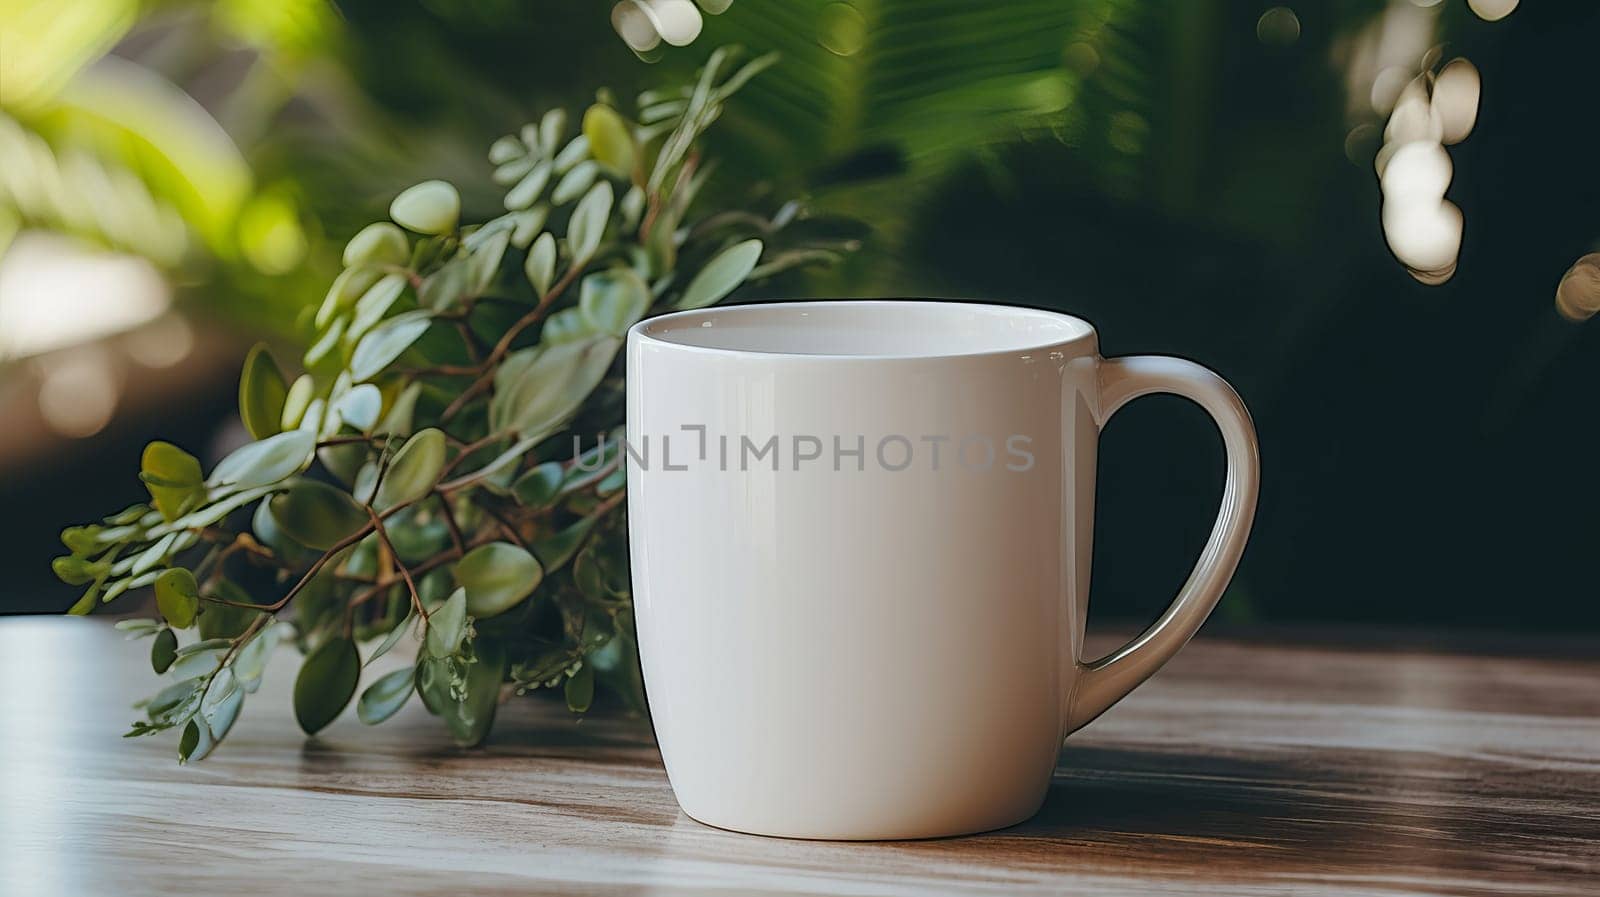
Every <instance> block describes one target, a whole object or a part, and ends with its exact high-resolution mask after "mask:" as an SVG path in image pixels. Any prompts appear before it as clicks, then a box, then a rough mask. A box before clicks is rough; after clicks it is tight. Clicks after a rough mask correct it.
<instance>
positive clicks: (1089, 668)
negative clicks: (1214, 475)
mask: <svg viewBox="0 0 1600 897" xmlns="http://www.w3.org/2000/svg"><path fill="white" fill-rule="evenodd" d="M1163 392H1164V393H1172V394H1173V395H1179V396H1183V397H1184V398H1186V399H1189V400H1191V401H1193V402H1194V403H1195V404H1197V405H1199V406H1200V407H1201V408H1204V409H1205V410H1206V412H1207V413H1208V414H1210V415H1211V419H1212V420H1214V421H1216V424H1217V429H1219V430H1221V431H1222V442H1223V445H1224V446H1225V447H1226V449H1227V454H1228V474H1227V480H1226V482H1225V484H1224V486H1223V491H1222V509H1221V510H1220V511H1219V512H1218V513H1217V522H1216V524H1215V525H1214V526H1213V527H1212V528H1211V537H1210V538H1209V539H1207V540H1206V546H1205V550H1203V551H1201V552H1200V560H1199V562H1198V563H1196V564H1195V568H1194V572H1193V573H1191V574H1189V581H1188V582H1186V583H1184V584H1183V589H1182V590H1181V591H1179V592H1178V598H1177V600H1176V601H1174V602H1172V606H1171V607H1169V608H1167V612H1166V613H1164V614H1162V615H1161V619H1159V620H1157V621H1156V622H1155V623H1154V624H1153V625H1152V626H1151V627H1150V628H1149V629H1147V630H1145V632H1144V634H1143V635H1140V636H1139V637H1138V638H1136V639H1134V640H1133V641H1131V642H1129V643H1128V644H1126V645H1124V646H1123V647H1122V648H1121V649H1119V650H1117V651H1116V652H1114V653H1112V654H1109V655H1107V656H1105V657H1103V658H1101V659H1100V660H1097V661H1094V662H1093V663H1087V664H1086V663H1083V662H1082V660H1081V659H1080V660H1079V661H1078V677H1077V684H1076V687H1075V688H1073V689H1072V691H1071V693H1070V694H1069V695H1068V697H1067V706H1066V708H1065V711H1066V712H1065V713H1064V714H1063V718H1064V719H1065V720H1066V732H1067V733H1071V732H1074V731H1076V730H1077V729H1079V728H1081V727H1083V726H1084V725H1086V724H1087V723H1089V722H1090V721H1091V720H1093V719H1094V718H1095V717H1097V716H1099V715H1100V714H1101V713H1104V712H1105V710H1106V708H1108V707H1110V706H1111V705H1112V704H1115V703H1116V702H1118V701H1120V700H1122V699H1123V698H1124V697H1126V696H1127V694H1128V692H1130V691H1133V690H1134V688H1135V687H1137V686H1138V685H1139V684H1140V683H1141V682H1143V681H1145V680H1146V679H1148V678H1150V676H1151V675H1153V674H1154V673H1155V671H1156V670H1159V669H1161V667H1162V666H1163V665H1164V664H1166V662H1167V661H1169V660H1171V659H1172V656H1173V655H1174V654H1177V653H1178V649H1180V648H1182V647H1183V646H1184V645H1185V644H1186V643H1187V642H1188V641H1189V639H1190V637H1191V636H1193V635H1194V633H1195V630H1197V629H1199V628H1200V624H1201V623H1203V622H1205V619H1206V617H1207V616H1208V615H1209V614H1210V613H1211V609H1212V608H1213V607H1215V606H1216V604H1217V600H1218V599H1219V598H1221V597H1222V591H1223V589H1225V588H1227V585H1228V580H1230V579H1232V578H1233V571H1234V568H1236V567H1237V566H1238V565H1239V556H1240V555H1241V554H1242V553H1243V552H1244V544H1245V539H1247V538H1248V537H1249V535H1250V523H1251V521H1252V519H1253V518H1254V517H1255V511H1256V493H1257V491H1258V489H1259V487H1260V483H1261V459H1260V454H1259V450H1258V448H1257V446H1256V430H1255V425H1254V424H1252V423H1251V422H1250V412H1249V411H1247V410H1245V407H1244V402H1242V401H1240V399H1239V394H1238V393H1236V392H1234V390H1233V387H1231V386H1229V385H1228V383H1227V381H1225V380H1223V379H1222V378H1221V377H1219V376H1217V375H1216V374H1214V373H1212V372H1211V371H1209V370H1207V369H1205V368H1203V367H1201V366H1200V365H1198V364H1195V363H1194V362H1192V361H1186V360H1184V359H1182V358H1172V357H1168V356H1161V355H1138V356H1132V357H1128V358H1115V359H1108V360H1102V361H1101V362H1100V409H1101V410H1100V425H1101V426H1102V427H1104V426H1105V422H1106V421H1107V420H1109V419H1110V418H1111V415H1112V414H1115V413H1116V411H1117V409H1118V408H1121V407H1122V406H1123V405H1126V404H1127V403H1128V402H1130V401H1132V400H1133V399H1136V398H1138V397H1140V396H1144V395H1149V394H1151V393H1163Z"/></svg>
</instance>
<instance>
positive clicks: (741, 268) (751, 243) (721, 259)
mask: <svg viewBox="0 0 1600 897" xmlns="http://www.w3.org/2000/svg"><path fill="white" fill-rule="evenodd" d="M760 259H761V241H760V240H745V241H744V242H743V243H735V244H734V245H732V246H729V247H728V248H727V249H724V250H722V252H720V253H718V254H717V256H716V258H713V259H712V260H711V261H709V262H706V265H705V267H704V268H701V269H700V273H698V274H696V275H695V276H694V279H693V280H691V281H689V286H688V287H686V288H685V289H684V291H683V297H682V298H680V299H679V300H678V304H677V307H678V308H704V307H705V306H707V305H711V304H712V303H714V302H717V301H719V300H721V299H722V298H723V297H724V296H726V295H728V294H729V293H731V292H733V291H734V290H736V289H738V287H739V285H740V284H742V283H744V279H745V278H746V277H748V276H750V272H751V271H753V270H755V267H756V262H757V261H759V260H760Z"/></svg>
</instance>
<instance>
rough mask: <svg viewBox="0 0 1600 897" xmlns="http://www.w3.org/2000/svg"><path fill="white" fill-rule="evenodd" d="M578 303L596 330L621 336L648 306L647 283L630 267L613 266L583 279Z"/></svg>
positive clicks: (648, 287) (648, 286) (585, 317)
mask: <svg viewBox="0 0 1600 897" xmlns="http://www.w3.org/2000/svg"><path fill="white" fill-rule="evenodd" d="M579 290H580V293H579V298H578V307H579V308H580V309H581V310H582V311H583V318H584V320H585V321H587V322H588V323H589V326H590V327H593V328H594V329H595V331H596V332H599V333H609V334H611V335H613V336H624V335H626V334H627V332H628V328H629V327H632V326H633V325H634V322H636V321H638V320H639V319H640V318H642V317H644V313H645V311H647V310H648V309H649V308H650V285H649V284H647V283H645V282H644V278H642V277H640V276H639V275H638V274H636V273H635V272H634V271H633V269H632V268H612V269H610V270H609V271H599V272H596V273H594V274H590V275H589V276H588V277H585V278H584V279H583V283H582V284H581V286H580V287H579Z"/></svg>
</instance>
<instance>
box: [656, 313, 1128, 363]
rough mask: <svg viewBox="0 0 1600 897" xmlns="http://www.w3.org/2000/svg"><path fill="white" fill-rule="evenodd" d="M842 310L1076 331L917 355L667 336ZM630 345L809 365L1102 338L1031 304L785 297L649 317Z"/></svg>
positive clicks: (1022, 351) (1014, 353) (1023, 350)
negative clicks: (968, 316)
mask: <svg viewBox="0 0 1600 897" xmlns="http://www.w3.org/2000/svg"><path fill="white" fill-rule="evenodd" d="M842 308H857V309H860V308H868V309H884V310H888V309H898V310H903V311H911V312H915V311H924V312H926V311H930V310H934V309H938V310H940V311H949V310H951V309H968V310H973V311H979V312H982V313H986V314H994V315H997V316H1002V315H1003V316H1009V317H1015V318H1023V317H1034V318H1042V319H1047V320H1050V321H1052V322H1054V323H1057V324H1063V323H1064V324H1066V325H1068V326H1069V327H1071V328H1072V329H1073V330H1074V331H1075V332H1073V333H1071V334H1070V335H1066V336H1063V335H1061V334H1049V335H1048V336H1047V335H1043V334H1041V335H1039V336H1038V337H1037V338H1036V339H1033V340H1030V341H1026V342H1023V343H1019V344H1015V345H1007V346H1002V347H989V348H985V347H974V348H971V349H954V350H929V351H914V352H883V353H877V352H790V351H781V350H773V349H762V348H756V347H739V348H729V347H726V346H710V345H704V344H699V343H694V342H682V341H678V340H673V339H667V338H665V337H664V336H663V334H665V333H671V332H683V331H686V330H688V329H689V324H690V322H694V323H695V324H696V325H697V326H695V327H694V329H695V330H698V329H700V326H703V325H705V324H706V323H708V321H709V320H710V316H713V315H723V316H726V315H732V316H735V317H748V316H752V315H761V314H783V313H785V312H793V311H796V310H806V309H829V310H838V309H842ZM628 340H629V342H630V343H631V342H634V341H638V342H644V343H649V344H651V345H652V346H659V347H662V348H664V349H671V350H675V351H682V352H688V353H691V354H703V355H712V356H722V357H726V358H745V359H752V360H753V359H774V360H776V359H790V360H802V361H810V362H824V361H917V360H924V361H925V360H929V359H957V358H993V357H1008V358H1010V357H1023V358H1025V357H1027V356H1030V355H1032V354H1034V353H1037V352H1043V351H1051V350H1063V349H1066V348H1068V347H1074V348H1076V347H1080V346H1084V347H1087V348H1088V350H1089V352H1090V353H1092V352H1094V351H1095V350H1096V346H1097V339H1096V334H1095V329H1094V325H1093V324H1091V323H1089V322H1088V321H1086V320H1084V319H1083V318H1080V317H1077V316H1076V315H1069V314H1066V313H1065V312H1058V311H1054V310H1051V309H1043V308H1033V307H1031V306H1026V305H1007V304H1004V303H999V302H986V301H975V300H968V299H934V298H905V299H883V298H878V299H799V300H793V299H786V300H777V301H769V302H747V303H738V304H733V305H712V306H707V307H705V308H692V309H685V310H682V311H675V312H668V313H666V314H663V315H656V316H654V317H650V318H645V319H643V320H641V321H639V322H637V323H635V324H634V325H633V326H632V327H629V328H628Z"/></svg>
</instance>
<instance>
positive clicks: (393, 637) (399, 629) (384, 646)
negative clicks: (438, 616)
mask: <svg viewBox="0 0 1600 897" xmlns="http://www.w3.org/2000/svg"><path fill="white" fill-rule="evenodd" d="M416 618H417V613H416V611H414V610H413V611H408V612H407V613H406V618H405V619H404V620H401V621H400V622H398V623H396V624H395V625H394V628H393V629H391V630H389V634H388V635H386V636H384V637H383V641H382V642H380V643H379V644H378V647H377V648H375V649H373V652H372V653H371V654H368V655H367V666H371V665H372V662H373V661H374V660H377V659H378V658H380V657H382V656H383V655H385V654H388V653H389V652H390V651H391V650H392V649H393V648H394V646H395V645H398V644H399V643H400V639H402V638H404V637H405V634H406V632H407V630H409V629H411V627H412V621H413V620H415V619H416Z"/></svg>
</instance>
